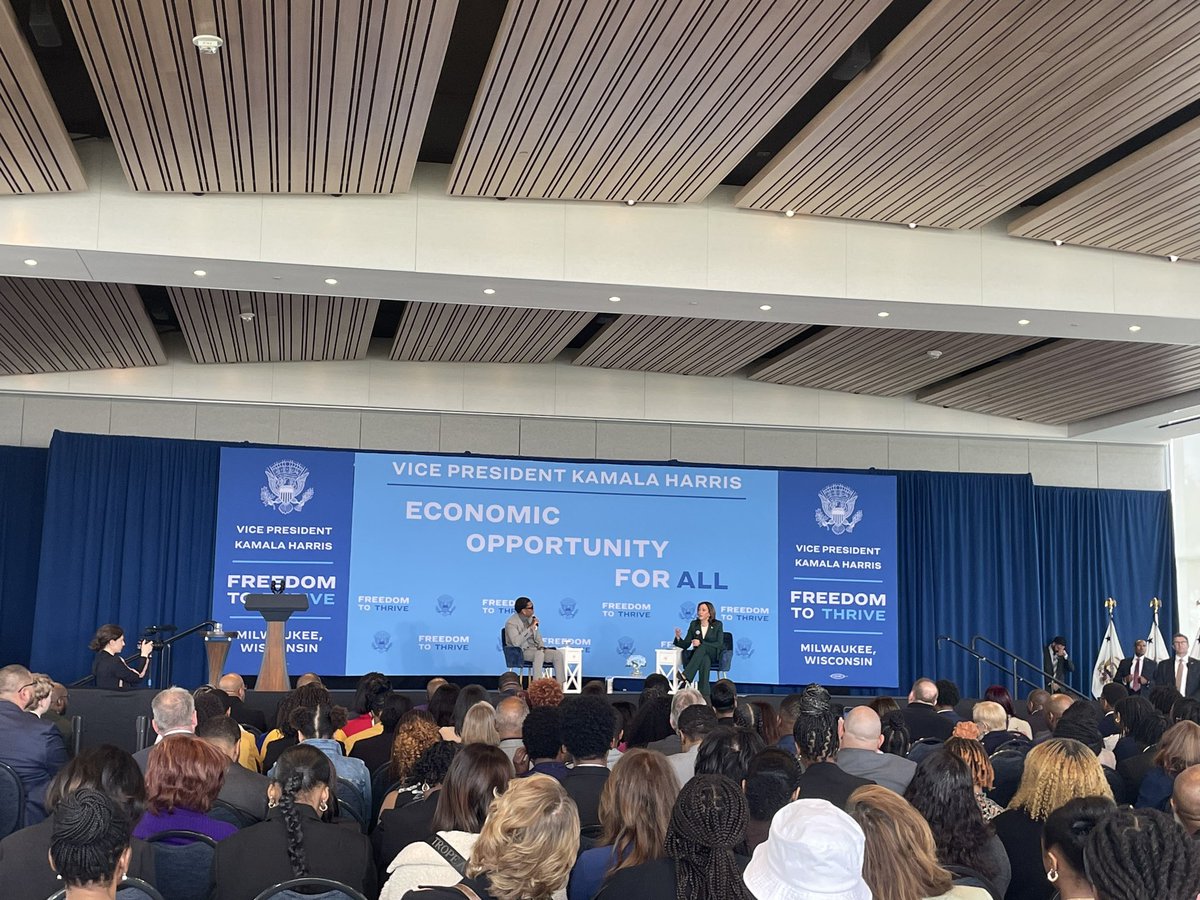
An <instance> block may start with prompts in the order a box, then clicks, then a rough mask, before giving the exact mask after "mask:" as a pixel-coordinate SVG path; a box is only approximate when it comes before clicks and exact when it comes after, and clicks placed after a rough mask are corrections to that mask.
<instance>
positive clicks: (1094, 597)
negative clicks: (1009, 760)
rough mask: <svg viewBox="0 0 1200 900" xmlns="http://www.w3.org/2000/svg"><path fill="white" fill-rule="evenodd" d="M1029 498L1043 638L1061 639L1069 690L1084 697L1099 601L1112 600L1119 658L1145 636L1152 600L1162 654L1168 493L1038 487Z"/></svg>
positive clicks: (1171, 550) (1168, 617) (1168, 579)
mask: <svg viewBox="0 0 1200 900" xmlns="http://www.w3.org/2000/svg"><path fill="white" fill-rule="evenodd" d="M1034 496H1035V504H1036V508H1037V527H1038V537H1039V540H1038V556H1039V561H1040V566H1041V580H1042V603H1043V606H1044V609H1045V623H1046V632H1045V633H1046V635H1047V636H1048V637H1053V636H1054V635H1056V634H1061V635H1063V636H1064V637H1066V638H1067V641H1068V646H1069V648H1070V652H1071V657H1072V658H1073V659H1074V660H1075V665H1076V670H1075V674H1074V675H1073V676H1072V678H1071V679H1070V684H1071V686H1072V687H1074V688H1076V689H1078V690H1080V691H1083V692H1084V693H1085V694H1089V695H1090V692H1091V684H1092V666H1093V664H1094V663H1095V661H1096V653H1097V651H1098V650H1099V647H1100V642H1101V640H1102V639H1103V637H1104V631H1105V629H1106V628H1107V627H1108V614H1107V611H1106V610H1105V608H1104V600H1105V599H1106V598H1107V597H1112V598H1113V599H1114V600H1116V601H1117V608H1116V613H1115V615H1114V620H1115V622H1116V626H1117V634H1118V635H1119V636H1120V638H1121V643H1122V647H1123V649H1124V651H1125V653H1126V654H1130V653H1132V652H1133V642H1134V640H1136V639H1137V638H1139V637H1142V638H1144V637H1146V636H1147V635H1148V634H1149V633H1150V623H1151V610H1150V605H1149V604H1150V599H1151V598H1152V597H1158V599H1159V600H1161V601H1162V609H1161V610H1160V612H1159V627H1160V628H1161V629H1162V632H1163V636H1164V637H1165V639H1166V641H1167V648H1166V649H1167V652H1168V653H1169V652H1170V650H1171V647H1170V641H1171V634H1172V632H1173V631H1174V630H1175V596H1176V590H1175V542H1174V534H1173V531H1172V527H1171V495H1170V493H1169V492H1167V491H1116V490H1097V489H1094V488H1059V487H1039V488H1035V490H1034ZM1047 639H1048V638H1047Z"/></svg>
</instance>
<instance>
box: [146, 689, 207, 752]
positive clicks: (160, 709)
mask: <svg viewBox="0 0 1200 900" xmlns="http://www.w3.org/2000/svg"><path fill="white" fill-rule="evenodd" d="M150 710H151V712H153V713H154V718H153V719H151V720H150V724H151V725H153V726H154V732H155V734H157V735H158V737H157V738H155V739H154V743H153V744H151V745H150V746H149V747H144V748H142V749H141V750H139V751H138V752H137V753H135V754H133V759H134V761H135V762H136V763H137V764H138V768H139V769H141V770H142V772H143V773H145V771H146V764H147V762H148V761H149V759H150V751H151V750H153V749H154V748H155V747H156V746H158V744H159V742H160V741H162V739H163V738H165V737H167V736H168V735H172V734H195V732H196V701H195V700H193V699H192V695H191V694H189V693H188V692H187V691H185V690H184V689H183V688H181V687H169V688H167V689H166V690H165V691H159V692H158V693H157V694H155V695H154V699H153V700H151V701H150Z"/></svg>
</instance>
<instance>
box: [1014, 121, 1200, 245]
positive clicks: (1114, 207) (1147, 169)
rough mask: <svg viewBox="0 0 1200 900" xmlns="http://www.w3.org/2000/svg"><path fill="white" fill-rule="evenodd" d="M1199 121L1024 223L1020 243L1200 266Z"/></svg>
mask: <svg viewBox="0 0 1200 900" xmlns="http://www.w3.org/2000/svg"><path fill="white" fill-rule="evenodd" d="M1198 214H1200V120H1196V121H1192V122H1189V123H1188V124H1186V125H1184V126H1183V127H1181V128H1177V129H1175V130H1174V131H1172V132H1171V133H1169V134H1167V135H1164V136H1163V137H1161V138H1159V139H1158V140H1157V141H1155V142H1154V143H1152V144H1149V145H1148V146H1146V147H1144V148H1142V149H1141V150H1139V151H1137V152H1136V153H1134V154H1131V155H1130V156H1127V157H1126V158H1125V159H1122V160H1120V161H1119V162H1117V163H1115V164H1113V165H1111V166H1109V167H1108V168H1106V169H1104V170H1103V171H1101V172H1099V173H1097V174H1096V175H1093V176H1092V177H1091V178H1089V179H1087V180H1086V181H1084V182H1082V183H1080V184H1078V185H1076V186H1075V187H1073V188H1071V189H1070V190H1068V191H1066V192H1065V193H1063V194H1060V195H1059V196H1057V197H1055V198H1054V199H1053V200H1050V201H1049V202H1047V203H1044V204H1042V205H1041V206H1039V207H1037V208H1036V209H1034V210H1032V211H1030V212H1028V213H1026V214H1025V215H1023V216H1021V218H1019V219H1017V220H1016V221H1014V222H1012V223H1011V224H1010V225H1009V226H1008V232H1009V234H1014V235H1019V236H1020V237H1028V238H1040V239H1042V240H1051V241H1052V240H1060V241H1064V242H1065V243H1068V244H1082V245H1085V246H1089V247H1105V248H1107V249H1109V250H1127V251H1130V252H1133V253H1152V254H1157V255H1159V256H1178V257H1181V258H1183V259H1192V260H1200V230H1197V228H1196V217H1197V215H1198Z"/></svg>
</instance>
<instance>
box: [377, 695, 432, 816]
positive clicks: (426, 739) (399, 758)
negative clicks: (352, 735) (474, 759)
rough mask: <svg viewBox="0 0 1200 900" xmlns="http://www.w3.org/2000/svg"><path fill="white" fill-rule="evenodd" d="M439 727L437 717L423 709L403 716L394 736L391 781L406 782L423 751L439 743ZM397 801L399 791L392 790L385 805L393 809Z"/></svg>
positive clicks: (384, 807) (390, 770) (383, 806)
mask: <svg viewBox="0 0 1200 900" xmlns="http://www.w3.org/2000/svg"><path fill="white" fill-rule="evenodd" d="M439 740H441V738H439V737H438V727H437V725H435V724H434V723H433V717H432V716H430V715H429V713H427V712H424V711H423V710H419V709H414V710H412V711H411V712H409V713H405V715H404V716H403V717H402V718H401V720H400V724H399V725H397V726H396V736H395V738H393V739H392V758H391V760H390V765H389V766H388V778H389V779H391V780H390V782H389V783H390V784H399V785H405V784H408V783H409V776H410V774H411V773H412V769H413V766H415V765H416V763H417V760H418V759H420V758H421V755H422V754H423V753H424V752H425V751H426V750H428V749H429V748H430V747H432V746H433V745H434V744H436V743H437V742H438V741H439ZM395 805H396V794H395V792H394V791H392V792H390V793H389V794H388V795H387V797H385V798H384V800H383V804H382V806H381V808H382V809H391V808H392V807H393V806H395Z"/></svg>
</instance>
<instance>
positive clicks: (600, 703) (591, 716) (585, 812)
mask: <svg viewBox="0 0 1200 900" xmlns="http://www.w3.org/2000/svg"><path fill="white" fill-rule="evenodd" d="M559 711H560V712H561V713H562V742H563V747H564V749H565V750H566V751H567V753H569V754H570V755H571V758H572V759H573V760H574V765H573V766H572V767H571V771H570V772H568V773H567V774H566V775H565V776H563V778H562V785H563V787H564V788H565V789H566V791H567V795H568V796H569V797H570V798H571V799H572V800H574V801H575V805H576V807H578V809H579V825H580V827H581V828H584V829H592V830H596V829H599V827H600V792H601V791H602V790H604V783H605V782H606V781H607V780H608V774H609V772H608V748H609V744H610V743H611V742H612V732H613V711H612V707H610V706H609V705H608V701H607V700H605V699H603V698H601V697H584V696H576V697H571V698H569V699H567V700H564V701H563V703H562V705H561V706H560V707H559Z"/></svg>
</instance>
